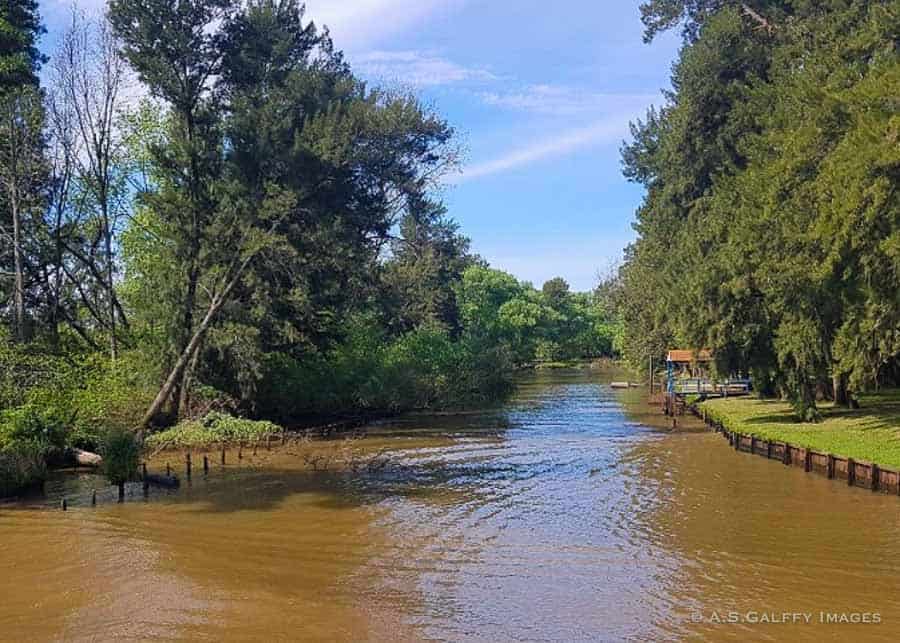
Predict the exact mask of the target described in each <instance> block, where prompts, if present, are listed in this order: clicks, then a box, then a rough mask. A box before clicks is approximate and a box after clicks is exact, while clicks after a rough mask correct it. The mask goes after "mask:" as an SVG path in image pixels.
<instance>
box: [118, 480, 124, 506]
mask: <svg viewBox="0 0 900 643" xmlns="http://www.w3.org/2000/svg"><path fill="white" fill-rule="evenodd" d="M119 502H125V483H124V482H120V483H119Z"/></svg>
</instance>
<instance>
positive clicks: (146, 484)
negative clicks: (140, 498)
mask: <svg viewBox="0 0 900 643" xmlns="http://www.w3.org/2000/svg"><path fill="white" fill-rule="evenodd" d="M141 473H142V474H143V475H142V476H141V480H143V481H144V497H145V498H146V497H147V496H149V495H150V480H149V479H148V478H147V463H146V462H145V463H143V464H142V465H141Z"/></svg>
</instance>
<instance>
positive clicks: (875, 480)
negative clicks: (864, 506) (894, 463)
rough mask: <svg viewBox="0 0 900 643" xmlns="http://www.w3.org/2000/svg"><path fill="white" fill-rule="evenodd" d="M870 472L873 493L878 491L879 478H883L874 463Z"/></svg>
mask: <svg viewBox="0 0 900 643" xmlns="http://www.w3.org/2000/svg"><path fill="white" fill-rule="evenodd" d="M869 472H870V475H869V477H870V478H871V480H869V482H870V483H871V485H872V491H878V482H879V480H878V478H879V477H881V471H879V469H878V465H877V464H875V463H874V462H873V463H872V466H871V467H870V469H869Z"/></svg>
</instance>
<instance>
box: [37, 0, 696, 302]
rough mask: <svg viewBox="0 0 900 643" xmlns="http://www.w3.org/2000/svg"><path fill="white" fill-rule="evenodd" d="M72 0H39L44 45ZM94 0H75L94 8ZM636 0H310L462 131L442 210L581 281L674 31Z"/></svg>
mask: <svg viewBox="0 0 900 643" xmlns="http://www.w3.org/2000/svg"><path fill="white" fill-rule="evenodd" d="M71 4H72V3H71V2H70V1H69V0H42V1H41V7H42V11H43V15H44V20H45V22H46V24H47V27H48V30H49V34H48V36H47V37H46V38H45V49H47V50H48V53H51V54H52V45H53V42H54V39H55V35H56V34H57V33H59V30H60V29H61V28H62V27H63V26H64V24H65V21H66V15H67V13H68V11H69V8H70V7H71ZM100 4H101V0H82V1H81V2H80V3H79V6H81V7H83V8H85V9H88V10H91V9H96V8H97V7H98V6H100ZM638 5H639V0H620V1H616V2H597V0H559V1H558V2H546V0H544V1H541V2H538V1H537V0H515V1H513V0H307V16H308V17H310V18H311V19H313V20H314V21H315V22H316V23H317V24H320V25H321V24H327V25H328V26H329V28H330V29H331V33H332V36H333V38H334V41H335V44H336V45H337V47H338V48H340V49H343V50H344V51H345V52H346V55H347V58H348V60H349V61H350V63H351V64H352V65H353V67H354V68H355V69H356V70H357V71H358V72H359V73H360V74H361V75H363V76H365V77H367V78H370V79H372V80H373V81H377V82H386V83H391V84H394V83H400V84H403V85H406V86H409V87H412V88H414V89H415V91H416V92H418V93H419V94H420V95H421V96H422V97H423V99H424V100H426V101H427V102H429V103H430V104H432V105H433V106H434V107H435V108H436V109H437V111H438V112H439V113H440V114H442V115H443V116H444V117H445V118H446V119H447V120H448V121H449V122H450V123H451V124H452V125H453V126H454V127H455V128H456V130H457V131H458V132H459V135H460V137H461V141H462V142H463V144H464V147H465V149H466V161H465V166H464V168H463V171H462V173H461V174H460V175H454V176H451V177H448V179H447V183H448V186H447V188H446V190H445V193H444V199H445V201H446V203H447V205H448V207H449V211H450V214H451V216H452V217H453V218H454V219H456V220H457V221H458V222H459V223H460V224H461V226H462V230H463V232H464V233H465V234H466V235H468V236H469V237H471V239H472V242H473V247H474V249H475V250H476V251H477V252H478V253H480V254H481V255H482V256H484V257H485V258H486V259H488V260H489V261H490V262H491V264H492V265H494V266H495V267H498V268H502V269H504V270H508V271H509V272H511V273H513V274H515V275H516V276H517V277H519V278H520V279H523V280H528V281H531V282H533V283H535V284H536V285H538V286H540V284H541V283H543V282H544V281H545V280H547V279H549V278H551V277H554V276H562V277H564V278H565V279H567V280H568V281H569V282H570V283H571V284H572V287H573V288H575V289H578V290H587V289H589V288H591V287H592V286H593V285H594V284H595V282H596V277H597V275H598V273H601V272H607V271H608V270H609V269H610V267H611V266H612V265H613V264H614V263H615V262H617V261H618V259H619V257H620V256H621V251H622V249H623V248H624V246H625V245H626V244H628V243H629V242H630V241H631V240H632V239H633V237H634V233H633V231H632V229H631V222H632V220H633V214H634V210H635V209H636V207H637V205H638V204H639V203H640V199H641V196H642V191H641V189H640V188H639V187H638V186H634V185H631V184H629V183H627V182H626V181H625V179H624V178H623V177H622V174H621V166H620V161H619V147H620V145H621V142H622V140H623V139H625V138H627V136H628V122H629V121H630V120H634V119H636V118H638V117H641V116H643V114H644V113H645V112H646V110H647V108H648V107H649V106H650V105H651V104H653V103H656V104H659V103H660V102H661V100H662V99H661V94H660V91H661V90H662V89H663V88H666V87H668V86H669V71H670V67H671V62H672V60H673V59H674V57H675V55H676V53H677V49H678V39H677V36H676V35H675V34H668V35H665V36H663V37H661V38H658V39H657V41H656V42H654V43H653V44H652V45H645V44H643V42H642V40H641V23H640V19H639V13H638Z"/></svg>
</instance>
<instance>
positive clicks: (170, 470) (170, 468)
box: [166, 462, 172, 477]
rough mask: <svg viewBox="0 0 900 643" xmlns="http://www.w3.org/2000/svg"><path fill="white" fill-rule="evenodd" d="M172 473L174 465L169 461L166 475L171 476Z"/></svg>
mask: <svg viewBox="0 0 900 643" xmlns="http://www.w3.org/2000/svg"><path fill="white" fill-rule="evenodd" d="M171 475H172V467H170V466H169V463H168V462H166V477H170V476H171Z"/></svg>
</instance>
